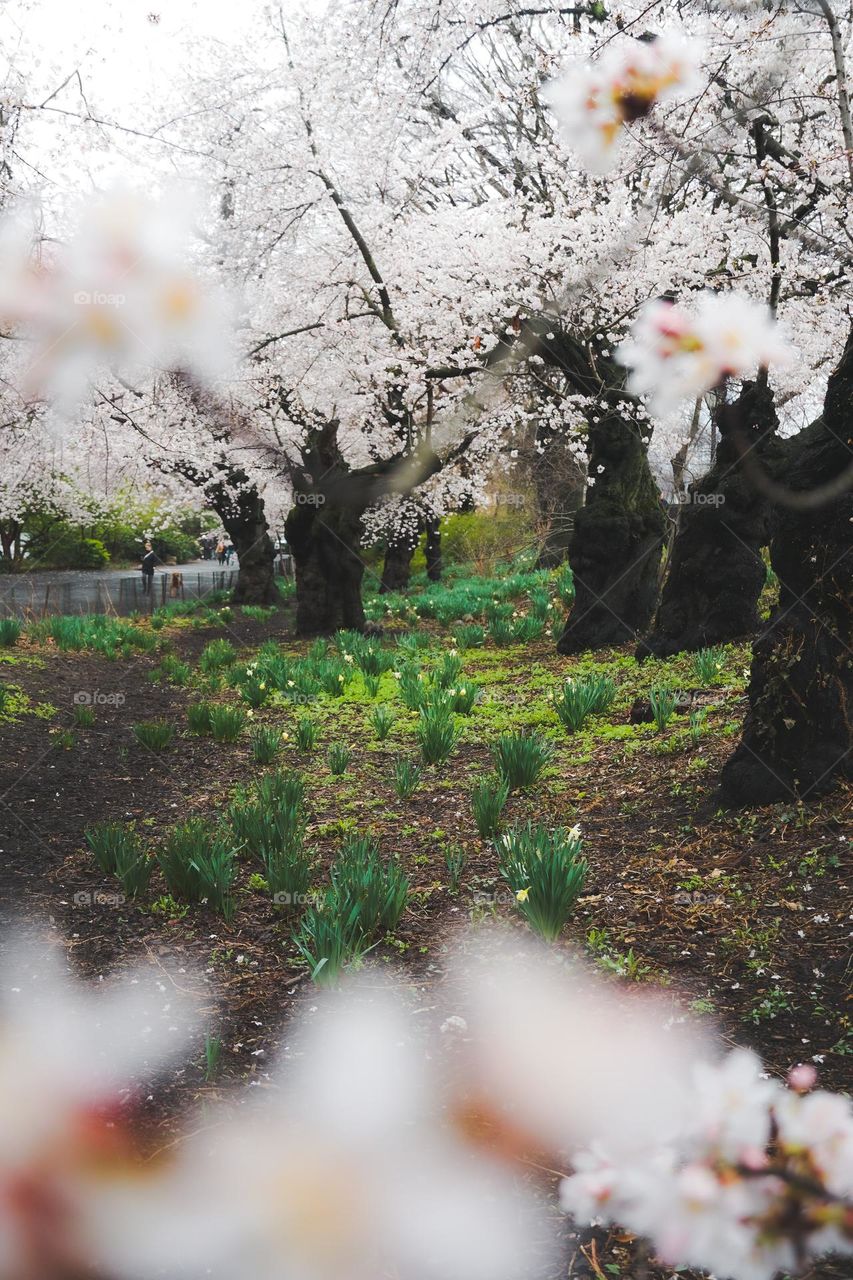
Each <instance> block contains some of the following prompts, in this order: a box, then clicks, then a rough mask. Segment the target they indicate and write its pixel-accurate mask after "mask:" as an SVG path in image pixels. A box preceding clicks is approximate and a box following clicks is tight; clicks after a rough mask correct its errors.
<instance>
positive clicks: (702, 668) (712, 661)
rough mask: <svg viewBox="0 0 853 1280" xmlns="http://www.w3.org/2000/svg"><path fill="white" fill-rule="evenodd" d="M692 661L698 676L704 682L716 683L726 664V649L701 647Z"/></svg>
mask: <svg viewBox="0 0 853 1280" xmlns="http://www.w3.org/2000/svg"><path fill="white" fill-rule="evenodd" d="M691 661H692V666H693V670H694V671H695V673H696V676H697V677H698V679H700V680H701V681H702V683H703V684H716V683H717V681H718V680H719V678H720V674H721V673H722V670H723V668H724V667H725V665H726V651H725V649H723V648H720V647H717V648H714V649H699V650H698V651H697V652H696V653H694V654H693V658H692V660H691Z"/></svg>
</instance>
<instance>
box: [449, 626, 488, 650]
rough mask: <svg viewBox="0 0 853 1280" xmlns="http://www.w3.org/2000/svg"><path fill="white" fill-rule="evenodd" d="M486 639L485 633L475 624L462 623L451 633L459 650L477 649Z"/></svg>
mask: <svg viewBox="0 0 853 1280" xmlns="http://www.w3.org/2000/svg"><path fill="white" fill-rule="evenodd" d="M485 638H486V632H485V630H484V628H483V627H481V626H480V624H479V623H477V622H472V623H462V624H460V625H459V626H458V627H456V629H455V630H454V633H453V639H454V642H455V643H456V645H457V647H458V648H460V649H479V648H480V646H481V645H482V643H483V641H484V640H485Z"/></svg>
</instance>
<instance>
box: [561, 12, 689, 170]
mask: <svg viewBox="0 0 853 1280" xmlns="http://www.w3.org/2000/svg"><path fill="white" fill-rule="evenodd" d="M701 53H702V50H701V46H700V44H699V43H698V42H697V41H695V40H687V39H685V38H684V37H683V36H681V35H679V34H678V33H675V32H667V33H665V34H664V35H661V36H659V37H657V38H656V39H654V40H648V41H646V40H627V39H626V40H625V41H623V42H620V43H618V44H613V45H610V46H609V47H608V48H607V49H606V50H605V52H604V53H602V54H601V56H600V57H598V58H597V59H595V61H586V62H577V63H573V64H572V66H570V67H569V68H568V69H567V70H566V71H565V72H564V73H563V75H562V76H561V77H560V79H559V80H557V81H555V82H554V84H553V85H552V86H551V93H550V101H551V104H552V106H553V108H554V111H555V112H556V114H557V117H558V119H559V121H560V125H561V128H562V131H563V135H564V137H565V139H566V141H567V142H568V144H569V146H570V147H571V148H572V149H573V150H574V151H575V152H576V153H577V155H578V156H579V158H580V160H581V161H582V163H583V165H584V167H585V168H587V169H589V170H591V171H592V172H594V173H606V172H607V171H608V170H609V169H611V168H612V167H613V164H614V163H615V161H616V159H617V157H618V149H619V141H620V138H621V135H622V131H623V128H624V126H625V125H628V124H633V123H634V122H635V121H637V120H642V119H643V118H645V117H646V116H647V115H649V113H650V112H651V110H652V109H653V107H654V106H655V104H656V103H658V102H665V101H667V99H672V98H675V97H689V96H690V94H691V93H693V92H694V91H695V89H696V87H697V86H698V82H699V68H700V65H701Z"/></svg>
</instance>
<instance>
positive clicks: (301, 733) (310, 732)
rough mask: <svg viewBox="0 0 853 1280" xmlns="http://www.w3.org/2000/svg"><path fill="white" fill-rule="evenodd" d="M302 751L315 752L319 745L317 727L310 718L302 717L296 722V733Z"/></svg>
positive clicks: (297, 743) (298, 745)
mask: <svg viewBox="0 0 853 1280" xmlns="http://www.w3.org/2000/svg"><path fill="white" fill-rule="evenodd" d="M294 736H295V738H296V745H297V747H298V748H299V750H300V751H313V750H314V748H315V747H316V745H317V726H316V725H315V723H314V721H313V720H312V719H311V717H310V716H302V717H301V718H300V719H299V720H297V722H296V730H295V733H294Z"/></svg>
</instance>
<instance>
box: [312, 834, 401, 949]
mask: <svg viewBox="0 0 853 1280" xmlns="http://www.w3.org/2000/svg"><path fill="white" fill-rule="evenodd" d="M331 878H332V902H333V904H334V909H335V912H336V914H337V915H338V916H340V917H341V918H342V919H344V920H347V919H350V918H351V916H352V908H353V907H357V908H358V912H357V921H358V924H357V927H358V931H359V933H360V934H361V936H362V937H363V938H364V940H365V941H366V942H372V941H373V940H374V939H375V938H381V937H382V936H383V934H386V933H390V932H392V931H393V929H394V928H395V927H396V925H397V923H398V921H399V919H400V917H401V915H402V914H403V912H404V911H405V909H406V900H407V898H408V893H409V881H408V878H407V876H406V874H405V872H404V871H403V869H402V867H401V866H400V864H399V862H397V860H396V859H394V858H391V859H389V860H388V861H387V862H383V860H382V858H381V857H380V855H379V849H378V847H377V845H376V843H375V841H373V840H370V839H368V838H367V837H364V836H361V837H353V838H351V839H349V840H347V841H346V842H345V843H344V844H343V845H342V847H341V851H340V853H339V854H338V857H337V858H336V859H335V862H334V864H333V865H332V871H331Z"/></svg>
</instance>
